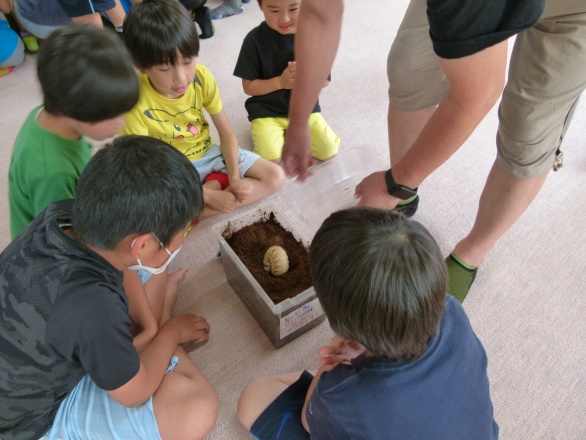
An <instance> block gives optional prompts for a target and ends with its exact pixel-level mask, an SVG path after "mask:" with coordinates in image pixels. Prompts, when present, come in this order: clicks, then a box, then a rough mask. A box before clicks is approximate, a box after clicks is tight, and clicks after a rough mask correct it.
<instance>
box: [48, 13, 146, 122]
mask: <svg viewBox="0 0 586 440" xmlns="http://www.w3.org/2000/svg"><path fill="white" fill-rule="evenodd" d="M37 74H38V77H39V82H40V83H41V88H42V89H43V96H44V98H43V102H44V106H45V110H46V111H47V112H49V113H51V114H53V115H58V116H67V117H70V118H72V119H75V120H77V121H81V122H99V121H104V120H107V119H112V118H115V117H117V116H119V115H121V114H124V113H126V112H128V111H130V110H131V109H132V107H134V105H135V104H136V102H137V101H138V80H137V78H136V72H135V71H134V68H133V67H132V63H131V62H130V56H129V54H128V51H127V50H126V48H125V47H124V44H123V43H122V42H121V41H120V38H119V37H118V36H117V35H116V34H115V33H114V32H111V31H109V30H103V29H98V28H96V27H95V26H89V25H81V24H73V25H70V26H66V27H64V28H60V29H57V30H55V31H54V32H53V33H51V35H50V36H49V38H47V40H46V41H45V42H44V44H43V45H42V46H41V50H40V51H39V57H38V60H37Z"/></svg>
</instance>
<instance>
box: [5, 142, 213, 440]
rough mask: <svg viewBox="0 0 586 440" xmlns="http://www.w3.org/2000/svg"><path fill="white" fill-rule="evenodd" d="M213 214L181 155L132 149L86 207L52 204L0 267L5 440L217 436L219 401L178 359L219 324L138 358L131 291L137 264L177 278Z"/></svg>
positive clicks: (107, 172) (80, 194)
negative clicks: (191, 236) (170, 268)
mask: <svg viewBox="0 0 586 440" xmlns="http://www.w3.org/2000/svg"><path fill="white" fill-rule="evenodd" d="M202 209H203V198H202V191H201V183H200V180H199V176H198V174H197V171H196V170H195V168H194V167H193V166H192V165H191V163H190V162H189V161H188V160H187V159H186V158H185V157H184V156H183V155H182V154H181V153H179V152H178V151H176V150H174V149H173V148H171V147H169V146H168V145H167V144H165V143H164V142H162V141H160V140H158V139H154V138H149V137H143V136H124V137H120V138H117V139H115V140H114V141H113V142H112V143H111V144H108V145H106V146H105V147H104V148H103V149H101V150H100V151H98V152H97V153H96V154H95V155H94V156H93V158H92V159H91V160H90V162H89V163H88V165H87V167H86V168H85V170H84V171H83V173H82V174H81V176H80V178H79V181H78V186H77V198H76V199H75V200H63V201H60V202H57V203H54V204H51V205H49V207H48V208H47V209H46V210H44V211H43V212H41V213H40V214H39V215H38V216H37V217H36V218H35V219H34V220H33V221H32V223H31V224H30V226H29V227H28V228H26V229H25V231H23V233H21V234H20V235H19V236H18V237H17V238H16V239H15V240H14V241H13V242H12V243H11V244H10V245H9V246H8V247H7V248H6V249H5V250H4V252H2V254H0V301H1V302H2V304H5V305H6V306H5V307H3V313H2V316H1V317H0V358H1V359H2V363H0V382H1V383H2V387H1V389H0V437H1V438H2V439H4V440H16V439H29V438H41V437H43V438H48V439H53V438H71V436H72V435H73V436H75V437H76V438H142V439H157V440H159V439H160V438H185V437H186V435H189V436H190V438H203V437H205V436H206V435H207V434H208V433H209V431H210V430H211V429H212V427H213V425H214V423H215V420H216V416H217V398H216V394H215V392H214V390H213V388H212V386H211V385H210V384H209V382H208V381H207V379H206V378H205V377H204V376H203V375H202V374H201V372H200V371H199V369H198V368H197V367H196V365H195V364H194V363H193V362H192V361H191V360H190V359H189V357H188V356H187V354H186V353H185V351H184V350H183V349H182V348H181V347H180V346H179V344H182V343H185V342H189V341H193V340H198V339H207V337H208V334H209V325H208V323H207V322H206V320H205V319H204V318H202V317H198V316H195V315H178V316H173V317H169V318H168V319H167V320H166V321H164V322H163V323H162V324H161V325H160V326H159V327H158V329H157V333H156V335H155V336H154V338H153V339H152V342H150V343H148V344H146V345H145V346H144V347H143V348H142V349H141V350H137V349H136V348H135V345H134V344H133V338H132V335H131V333H130V331H129V327H130V325H131V320H130V312H131V309H132V302H131V301H129V299H128V296H127V294H126V292H125V290H124V285H123V281H122V279H123V274H122V271H123V270H124V269H126V268H128V267H130V266H133V265H138V266H140V268H141V269H143V270H147V271H153V272H160V271H164V270H165V268H166V266H167V265H168V264H169V262H170V261H171V259H172V257H173V256H174V255H176V253H177V252H179V250H180V249H181V246H182V244H183V234H184V232H185V230H186V229H187V227H188V226H189V225H190V224H191V221H192V219H193V218H194V217H197V216H198V215H199V214H200V213H201V211H202ZM155 213H156V214H155ZM31 274H32V276H31ZM129 303H130V304H129Z"/></svg>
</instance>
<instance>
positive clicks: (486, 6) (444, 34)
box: [427, 0, 546, 58]
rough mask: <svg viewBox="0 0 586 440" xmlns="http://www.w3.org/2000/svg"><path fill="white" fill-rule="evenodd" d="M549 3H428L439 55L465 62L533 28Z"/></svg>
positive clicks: (506, 0) (513, 0)
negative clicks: (462, 58)
mask: <svg viewBox="0 0 586 440" xmlns="http://www.w3.org/2000/svg"><path fill="white" fill-rule="evenodd" d="M545 2H546V0H427V18H428V20H429V26H430V29H429V34H430V36H431V40H432V42H433V49H434V51H435V53H436V54H437V55H438V56H440V57H442V58H461V57H465V56H468V55H472V54H474V53H476V52H480V51H481V50H483V49H486V48H487V47H490V46H493V45H495V44H497V43H500V42H501V41H504V40H506V39H507V38H509V37H511V36H513V35H515V34H517V33H519V32H521V31H523V30H525V29H527V28H530V27H531V26H533V25H534V24H535V23H537V21H538V20H539V17H541V14H542V13H543V10H544V8H545Z"/></svg>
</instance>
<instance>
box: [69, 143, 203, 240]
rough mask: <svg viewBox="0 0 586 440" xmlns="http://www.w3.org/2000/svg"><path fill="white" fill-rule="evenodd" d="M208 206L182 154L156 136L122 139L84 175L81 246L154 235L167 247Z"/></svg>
mask: <svg viewBox="0 0 586 440" xmlns="http://www.w3.org/2000/svg"><path fill="white" fill-rule="evenodd" d="M203 207H204V203H203V195H202V188H201V182H200V179H199V174H198V173H197V171H196V169H195V167H194V166H193V164H192V163H191V162H190V161H189V160H188V159H187V158H186V157H185V156H184V155H183V154H181V153H180V152H179V151H178V150H176V149H175V148H173V147H171V146H169V145H168V144H167V143H165V142H163V141H161V140H159V139H156V138H151V137H148V136H136V135H128V136H121V137H119V138H116V139H114V140H113V141H112V142H111V143H109V144H107V145H106V146H105V147H104V148H102V149H101V150H99V151H98V152H97V153H96V154H95V155H94V156H93V157H92V159H91V160H90V161H89V163H88V165H87V166H86V168H85V169H84V171H83V172H82V174H81V176H80V177H79V181H78V183H77V195H76V201H75V207H74V210H73V215H72V228H73V233H74V234H75V236H76V237H77V238H78V239H79V240H80V241H81V242H82V243H84V244H86V245H93V246H95V247H97V248H100V249H106V250H112V249H114V248H115V247H116V245H117V244H118V243H120V241H122V240H123V239H124V238H125V237H127V236H129V235H131V234H135V233H138V234H146V233H149V232H152V233H154V234H155V235H156V236H157V237H158V238H159V239H160V240H161V242H162V243H163V244H164V245H168V244H169V243H170V242H171V239H172V238H173V237H174V236H175V235H177V233H179V232H180V231H182V230H183V229H185V228H186V227H187V226H188V225H189V223H190V222H191V221H193V219H194V218H196V217H197V216H199V215H200V214H201V212H202V210H203Z"/></svg>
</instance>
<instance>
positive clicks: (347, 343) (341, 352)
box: [317, 336, 366, 366]
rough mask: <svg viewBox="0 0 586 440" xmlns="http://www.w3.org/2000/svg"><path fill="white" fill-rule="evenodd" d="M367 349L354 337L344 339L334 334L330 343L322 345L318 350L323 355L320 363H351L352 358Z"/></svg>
mask: <svg viewBox="0 0 586 440" xmlns="http://www.w3.org/2000/svg"><path fill="white" fill-rule="evenodd" d="M365 351H366V348H364V346H362V345H361V344H359V343H358V342H356V341H353V340H352V339H342V338H340V337H339V336H334V337H333V338H332V340H331V341H330V345H325V346H323V347H320V349H319V350H318V351H317V352H318V354H319V355H320V356H321V358H320V360H319V363H320V364H321V365H332V366H335V365H338V364H339V363H345V364H347V363H350V361H351V360H352V359H354V358H355V357H358V356H360V355H361V354H362V353H364V352H365Z"/></svg>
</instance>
